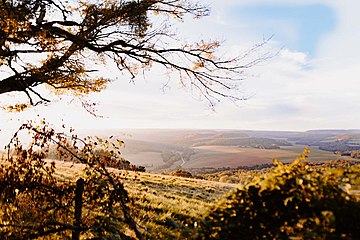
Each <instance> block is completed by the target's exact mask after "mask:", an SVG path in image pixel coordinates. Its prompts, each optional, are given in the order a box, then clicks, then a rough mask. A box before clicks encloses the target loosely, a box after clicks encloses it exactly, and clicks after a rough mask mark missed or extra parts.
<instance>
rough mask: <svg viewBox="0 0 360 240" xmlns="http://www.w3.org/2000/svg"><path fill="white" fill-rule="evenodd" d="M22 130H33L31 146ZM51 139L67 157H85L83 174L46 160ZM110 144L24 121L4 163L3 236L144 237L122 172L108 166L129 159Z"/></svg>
mask: <svg viewBox="0 0 360 240" xmlns="http://www.w3.org/2000/svg"><path fill="white" fill-rule="evenodd" d="M22 131H25V132H26V131H28V132H29V133H30V134H32V136H31V139H32V141H31V142H30V144H29V145H28V146H24V145H23V144H21V143H20V141H19V138H18V135H19V132H22ZM71 132H72V130H70V134H71ZM70 143H71V144H70ZM51 144H56V145H57V146H58V148H57V151H59V153H60V154H59V155H60V156H62V157H63V158H64V159H67V160H68V159H73V160H74V161H75V160H76V161H78V162H81V164H82V169H79V173H78V176H79V177H80V178H78V180H76V179H74V178H75V177H70V178H65V177H63V176H61V175H59V174H57V172H56V166H55V162H51V163H48V162H47V161H46V160H45V156H46V154H45V153H46V152H48V150H49V147H50V146H51ZM69 144H70V145H69ZM120 144H121V141H119V145H120ZM108 145H112V143H110V141H109V140H105V141H103V140H101V139H99V138H93V139H92V138H87V139H86V140H83V139H79V138H78V137H77V136H76V135H74V134H71V135H66V134H64V133H56V132H55V131H54V130H53V129H52V128H51V127H50V126H49V125H47V124H45V123H43V124H42V125H40V126H34V124H33V123H32V122H28V123H26V124H24V125H22V126H21V127H20V129H19V131H18V132H17V133H16V134H15V136H14V137H13V139H12V140H11V142H10V144H9V145H8V146H7V149H8V156H7V158H6V159H4V160H3V161H2V162H1V164H0V207H1V208H0V238H1V239H70V236H71V239H73V240H78V239H80V237H81V239H133V238H131V237H135V236H136V237H137V238H138V239H142V234H141V233H140V231H139V230H138V228H137V225H136V223H135V222H134V220H133V218H132V217H131V215H130V214H131V213H130V208H129V202H130V198H129V197H128V193H127V191H126V190H125V189H124V186H123V183H122V178H121V176H120V174H116V173H114V171H110V170H109V169H108V167H107V166H108V164H109V162H111V166H112V167H114V168H116V169H120V168H122V167H126V166H127V163H126V162H124V161H123V160H122V158H121V156H120V155H119V154H120V152H117V151H114V150H109V151H107V150H106V149H107V147H108ZM113 147H114V148H115V150H118V146H116V145H114V146H113ZM97 149H105V150H104V151H97ZM99 152H101V153H102V154H99ZM10 153H13V154H10Z"/></svg>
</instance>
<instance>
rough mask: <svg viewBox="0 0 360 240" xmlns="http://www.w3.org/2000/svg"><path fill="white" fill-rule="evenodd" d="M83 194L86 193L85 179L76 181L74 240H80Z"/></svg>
mask: <svg viewBox="0 0 360 240" xmlns="http://www.w3.org/2000/svg"><path fill="white" fill-rule="evenodd" d="M83 192H84V179H82V178H79V179H78V180H77V181H76V189H75V219H74V221H75V222H74V229H73V231H72V240H79V239H80V232H81V209H82V197H83V196H82V194H83Z"/></svg>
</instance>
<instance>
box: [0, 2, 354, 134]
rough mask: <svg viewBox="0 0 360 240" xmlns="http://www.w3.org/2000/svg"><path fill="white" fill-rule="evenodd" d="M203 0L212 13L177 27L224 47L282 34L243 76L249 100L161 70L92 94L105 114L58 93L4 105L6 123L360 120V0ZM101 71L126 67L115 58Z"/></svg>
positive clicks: (285, 125) (223, 124)
mask: <svg viewBox="0 0 360 240" xmlns="http://www.w3.org/2000/svg"><path fill="white" fill-rule="evenodd" d="M204 2H205V3H209V4H210V5H211V7H212V14H211V15H210V16H209V17H206V18H203V19H200V20H196V21H195V20H192V19H187V21H185V23H183V24H181V25H179V26H177V27H178V29H179V30H178V32H179V33H180V34H181V35H183V36H184V37H185V38H187V39H188V40H194V39H202V38H205V39H220V40H225V41H224V44H223V52H226V53H228V54H229V53H231V54H232V53H234V54H236V53H239V54H241V52H243V51H244V50H246V49H248V48H249V47H251V46H252V45H254V44H256V43H258V42H261V41H262V38H263V37H265V38H267V37H269V36H271V35H274V37H273V38H272V40H271V41H270V43H269V44H268V45H267V46H266V47H265V49H264V51H272V52H278V54H277V56H276V57H274V58H273V59H272V60H270V61H268V62H266V63H262V64H260V65H259V66H257V67H255V68H252V69H250V70H249V72H248V76H249V77H248V78H247V79H246V80H245V81H244V82H243V83H242V86H241V87H242V88H241V91H242V92H241V93H243V94H244V95H246V96H251V98H250V99H249V100H247V101H244V102H239V103H238V104H236V105H235V104H233V103H232V102H229V101H227V100H223V101H221V102H220V103H219V104H218V105H217V106H216V109H215V112H214V111H212V110H211V109H209V108H208V104H207V102H206V101H204V100H202V101H201V100H199V99H198V98H197V97H196V96H194V95H193V94H192V93H191V92H190V91H188V90H186V89H183V88H181V87H180V84H179V83H178V82H176V81H171V82H170V84H169V89H167V90H166V91H165V93H164V92H163V90H162V88H161V87H162V84H163V83H164V82H166V81H167V79H166V77H165V76H164V74H163V73H161V72H156V71H154V72H151V73H149V74H148V75H147V77H146V78H141V77H140V78H139V79H137V80H136V82H135V84H129V79H126V78H125V79H124V78H123V79H121V78H120V79H119V81H115V82H114V83H113V84H112V85H111V86H110V87H109V89H108V90H106V91H104V92H102V93H101V94H97V95H93V96H91V97H92V98H93V99H94V100H95V101H97V102H98V103H99V104H100V105H99V111H98V113H99V114H101V115H103V116H104V117H103V118H93V117H92V116H89V114H88V113H87V112H85V111H84V110H83V109H82V108H81V107H80V106H79V105H75V104H67V103H66V101H60V102H58V103H54V104H53V105H51V106H50V107H37V108H35V109H32V110H30V111H27V112H24V113H21V114H7V113H5V112H1V115H0V126H4V125H5V126H10V125H14V126H16V125H17V122H18V121H17V119H20V121H21V120H22V119H26V118H34V117H35V116H36V115H38V114H39V115H41V116H47V118H48V119H49V121H51V122H59V121H60V119H63V122H65V123H67V124H68V125H72V126H74V127H75V128H117V129H125V128H212V129H222V128H227V129H256V130H308V129H339V128H341V129H355V128H357V129H360V124H359V123H360V112H359V111H358V109H360V94H359V91H360V81H359V79H360V46H359V42H360V24H358V23H360V14H359V13H358V9H360V1H355V0H344V1H333V0H303V1H293V0H242V1H237V0H223V1H217V0H216V1H215V0H212V2H209V1H204ZM103 74H104V75H109V76H118V75H119V74H118V73H117V72H116V71H115V70H114V69H112V68H111V67H110V66H109V67H108V68H107V69H105V70H103ZM3 99H4V96H2V99H0V101H1V100H3ZM3 101H4V100H3ZM79 119H81V121H80V120H79Z"/></svg>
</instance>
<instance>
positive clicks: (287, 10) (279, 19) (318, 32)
mask: <svg viewBox="0 0 360 240" xmlns="http://www.w3.org/2000/svg"><path fill="white" fill-rule="evenodd" d="M230 17H231V18H232V20H233V21H239V22H247V23H248V28H249V30H250V29H251V31H254V32H257V33H258V34H264V35H265V36H271V35H273V39H274V40H275V41H279V42H282V43H283V44H284V47H286V48H289V49H291V50H295V51H301V52H305V53H307V54H308V55H309V56H310V57H314V56H316V50H317V45H318V44H319V41H320V39H321V38H322V37H323V36H324V34H326V33H329V32H331V31H334V29H335V27H336V12H335V11H334V10H333V9H332V8H331V7H329V6H327V5H324V4H303V5H290V4H273V5H269V4H251V5H248V6H240V7H237V8H234V9H232V10H231V11H230Z"/></svg>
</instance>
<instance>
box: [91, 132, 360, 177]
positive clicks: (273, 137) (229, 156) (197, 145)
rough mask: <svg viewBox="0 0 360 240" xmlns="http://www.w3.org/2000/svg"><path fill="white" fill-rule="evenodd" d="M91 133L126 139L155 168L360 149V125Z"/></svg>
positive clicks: (140, 160)
mask: <svg viewBox="0 0 360 240" xmlns="http://www.w3.org/2000/svg"><path fill="white" fill-rule="evenodd" d="M84 135H85V133H84ZM86 135H97V136H100V137H106V136H109V135H113V136H114V137H117V138H120V139H122V140H124V141H125V147H124V148H123V149H122V151H121V152H122V154H123V156H124V157H125V158H126V159H127V160H129V161H130V162H131V163H132V164H135V165H142V166H145V167H146V170H147V171H152V172H164V171H174V170H176V169H178V168H181V169H188V170H191V171H194V172H197V171H201V169H208V170H209V171H212V170H211V169H217V168H237V167H246V166H250V167H251V166H256V165H261V164H271V163H272V159H273V158H278V159H279V160H281V161H284V162H290V161H292V160H293V159H294V158H296V157H297V156H298V155H299V154H300V153H301V152H302V150H303V149H304V147H307V146H309V147H310V148H311V152H312V153H311V155H310V160H311V161H326V160H336V159H339V158H340V159H345V158H350V156H351V154H347V155H348V156H347V157H345V156H340V155H339V154H338V152H347V151H351V150H359V149H360V130H311V131H306V132H295V131H252V130H216V129H210V130H206V129H205V130H203V129H199V130H196V129H128V130H123V131H120V130H116V129H114V130H105V131H103V130H102V131H87V132H86ZM335 152H336V153H337V155H336V154H334V153H335ZM197 169H199V170H197Z"/></svg>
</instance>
